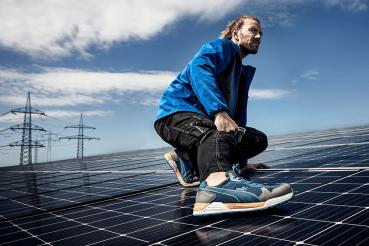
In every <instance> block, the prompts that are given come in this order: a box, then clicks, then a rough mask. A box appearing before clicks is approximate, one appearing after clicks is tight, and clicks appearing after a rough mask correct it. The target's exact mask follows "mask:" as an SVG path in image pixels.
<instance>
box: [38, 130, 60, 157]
mask: <svg viewBox="0 0 369 246" xmlns="http://www.w3.org/2000/svg"><path fill="white" fill-rule="evenodd" d="M42 136H43V137H44V136H47V139H46V140H47V154H46V161H47V162H49V161H51V141H54V142H55V141H58V139H52V136H58V135H56V134H54V133H52V132H51V129H49V132H48V133H47V134H42ZM42 141H45V140H42Z"/></svg>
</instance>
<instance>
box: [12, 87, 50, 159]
mask: <svg viewBox="0 0 369 246" xmlns="http://www.w3.org/2000/svg"><path fill="white" fill-rule="evenodd" d="M10 112H11V113H13V114H16V113H22V114H24V120H23V124H19V125H15V126H11V127H9V129H11V130H22V140H21V141H17V142H14V143H11V144H9V146H10V147H16V146H20V147H21V152H20V158H19V159H20V160H19V165H21V166H22V165H26V164H29V165H30V164H32V148H33V147H35V148H41V147H45V146H44V145H42V144H40V143H39V142H37V141H32V131H45V129H43V128H42V127H39V126H36V125H33V124H32V114H39V115H44V116H46V114H45V113H44V112H42V111H40V110H38V109H33V108H32V107H31V96H30V92H28V96H27V103H26V107H24V108H17V109H13V110H11V111H10Z"/></svg>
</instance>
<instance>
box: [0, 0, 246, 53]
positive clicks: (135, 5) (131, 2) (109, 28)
mask: <svg viewBox="0 0 369 246" xmlns="http://www.w3.org/2000/svg"><path fill="white" fill-rule="evenodd" d="M241 2H245V1H242V0H233V1H228V0H213V1H212V2H211V4H209V1H206V0H186V1H173V0H155V1H150V0H124V1H119V0H105V1H99V0H83V1H73V0H63V1H49V0H34V1H28V0H12V1H9V0H2V1H0V18H1V22H0V29H1V33H0V45H2V46H5V47H10V48H13V49H15V50H18V51H21V52H24V53H26V54H29V55H31V56H42V57H49V58H55V57H66V56H69V55H71V54H72V53H73V52H78V53H80V54H81V55H82V56H87V57H88V56H89V55H90V54H88V51H87V50H88V48H89V47H90V46H91V45H94V44H95V45H98V46H99V47H102V48H108V47H110V46H111V45H112V44H113V43H114V42H124V41H127V40H132V39H143V40H145V39H149V38H151V37H152V36H154V35H156V34H158V33H159V32H161V31H162V30H163V29H164V28H165V27H167V26H168V25H170V24H172V23H174V22H175V21H177V20H179V19H181V18H183V17H185V16H197V17H198V18H200V19H202V20H216V19H219V18H221V17H223V16H224V15H225V14H227V13H229V12H230V11H232V10H234V9H235V8H236V7H238V6H239V4H240V3H241ZM246 2H248V1H246Z"/></svg>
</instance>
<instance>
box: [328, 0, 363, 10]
mask: <svg viewBox="0 0 369 246" xmlns="http://www.w3.org/2000/svg"><path fill="white" fill-rule="evenodd" d="M324 3H325V4H326V5H327V6H328V7H336V6H337V7H339V8H341V9H343V10H349V11H365V10H368V5H369V4H368V0H324Z"/></svg>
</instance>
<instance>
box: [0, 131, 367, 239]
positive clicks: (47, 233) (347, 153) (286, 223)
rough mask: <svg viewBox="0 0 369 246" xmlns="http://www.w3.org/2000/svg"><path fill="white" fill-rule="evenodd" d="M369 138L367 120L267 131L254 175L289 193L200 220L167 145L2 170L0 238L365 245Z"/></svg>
mask: <svg viewBox="0 0 369 246" xmlns="http://www.w3.org/2000/svg"><path fill="white" fill-rule="evenodd" d="M368 140H369V127H368V126H361V127H355V128H344V129H330V130H325V131H319V132H310V133H299V134H288V135H282V136H274V137H272V138H271V139H270V144H269V148H268V150H267V151H265V152H264V153H262V154H261V155H259V156H257V157H256V158H254V159H253V160H250V162H257V161H263V162H266V163H268V164H269V165H271V166H272V168H271V169H269V170H263V171H260V172H258V173H257V174H256V175H255V176H254V177H253V179H255V180H257V181H259V182H266V183H281V182H287V183H290V184H291V185H292V187H293V189H294V190H295V192H296V195H295V197H294V198H293V199H292V200H291V201H289V202H288V203H286V204H283V205H280V206H278V207H276V208H272V209H269V210H266V211H262V212H256V213H255V212H254V213H241V214H233V215H217V216H208V217H204V218H202V217H194V216H192V206H193V203H194V199H195V195H196V189H195V188H192V189H188V188H187V189H185V188H183V187H181V186H180V185H179V184H178V182H177V180H176V178H175V176H174V174H173V173H172V171H171V170H170V169H169V166H167V165H166V164H165V162H164V160H163V157H162V156H163V154H164V153H165V152H166V151H167V150H168V148H164V149H154V150H145V151H136V152H126V153H116V154H110V155H100V156H93V157H87V158H85V159H84V160H83V161H81V160H76V159H71V160H63V161H57V162H50V163H42V164H34V165H33V166H32V167H31V166H24V167H18V166H17V167H6V168H1V169H0V171H1V172H0V220H1V221H0V245H3V244H4V245H147V244H155V245H194V244H195V245H196V244H201V245H219V244H221V245H300V244H301V245H368V244H369V238H368V237H367V235H368V233H369V231H368V230H369V219H368V215H369V212H368V211H369V195H368V194H369V185H368V183H369V155H368V153H369V151H368V150H369V141H368Z"/></svg>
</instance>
